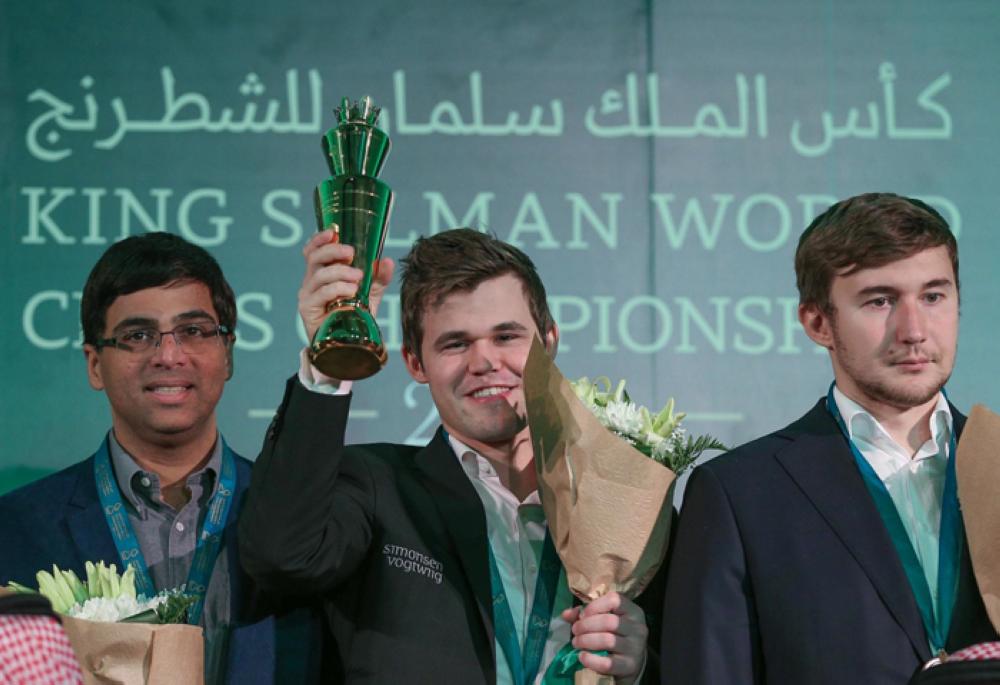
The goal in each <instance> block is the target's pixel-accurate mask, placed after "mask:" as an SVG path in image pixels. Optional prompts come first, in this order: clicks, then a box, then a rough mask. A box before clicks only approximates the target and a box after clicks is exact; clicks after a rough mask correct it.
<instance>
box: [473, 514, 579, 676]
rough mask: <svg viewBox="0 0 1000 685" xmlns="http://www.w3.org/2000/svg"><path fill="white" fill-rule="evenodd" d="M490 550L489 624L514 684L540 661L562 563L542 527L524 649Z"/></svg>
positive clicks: (533, 674)
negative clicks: (539, 558)
mask: <svg viewBox="0 0 1000 685" xmlns="http://www.w3.org/2000/svg"><path fill="white" fill-rule="evenodd" d="M489 552H490V585H491V588H492V592H493V625H494V628H495V629H496V635H497V640H498V641H499V642H500V647H501V649H502V650H503V653H504V657H505V658H506V659H507V665H508V666H509V667H510V672H511V675H512V676H513V678H514V685H528V683H531V682H533V681H534V679H535V676H536V675H537V674H538V667H539V666H540V665H541V663H542V653H543V652H544V651H545V641H546V639H547V638H548V635H549V620H550V619H551V618H552V607H553V606H554V604H555V601H556V586H557V584H558V583H559V573H560V571H561V570H562V566H561V565H560V563H559V556H558V555H557V554H556V547H555V545H554V544H552V537H551V536H550V535H549V533H548V532H547V531H546V533H545V543H544V545H543V547H542V563H541V564H540V565H539V568H538V579H537V581H536V582H535V597H534V600H533V601H532V603H531V618H530V620H529V622H528V630H527V633H526V634H525V636H524V650H523V651H522V650H521V646H520V645H519V644H518V641H517V629H516V628H515V627H514V617H513V615H512V614H511V611H510V603H509V602H508V601H507V593H506V592H505V591H504V587H503V580H502V579H501V578H500V569H499V568H498V567H497V560H496V557H495V556H494V555H493V547H489Z"/></svg>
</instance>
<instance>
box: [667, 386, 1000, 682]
mask: <svg viewBox="0 0 1000 685" xmlns="http://www.w3.org/2000/svg"><path fill="white" fill-rule="evenodd" d="M952 416H953V417H954V425H955V429H956V431H958V432H960V431H961V429H962V426H963V425H964V423H965V417H964V416H962V415H961V414H959V413H958V412H957V411H955V409H954V408H952ZM671 559H672V562H671V567H670V570H669V572H668V581H667V597H666V603H665V618H664V629H663V650H662V655H663V669H664V680H665V681H666V682H673V683H684V684H685V685H688V684H691V685H696V684H699V683H706V684H707V683H712V684H713V685H715V684H718V685H739V684H741V683H768V684H769V685H775V684H778V683H782V684H784V683H787V684H788V685H802V684H805V683H808V684H809V685H822V684H824V683H829V684H830V685H834V684H837V685H843V684H844V683H865V685H881V684H885V685H890V684H893V685H902V684H904V683H906V682H908V681H909V679H910V677H911V676H912V675H913V674H914V673H915V672H916V671H917V670H918V669H919V668H920V667H921V666H922V664H924V663H925V662H926V661H927V660H928V659H930V658H931V654H930V648H929V646H928V643H927V636H926V634H925V631H924V627H923V624H922V622H921V619H920V613H919V610H918V608H917V604H916V601H915V600H914V598H913V594H912V592H911V591H910V587H909V584H908V583H907V579H906V575H905V573H904V571H903V568H902V565H901V563H900V561H899V558H898V556H897V554H896V552H895V549H894V547H893V545H892V542H891V540H890V539H889V535H888V533H887V532H886V529H885V526H884V524H883V523H882V519H881V518H880V516H879V513H878V511H877V509H876V508H875V504H874V502H873V501H872V498H871V496H870V495H869V493H868V491H867V489H866V488H865V485H864V482H863V481H862V478H861V474H860V473H859V471H858V469H857V466H856V465H855V463H854V459H853V456H852V455H851V452H850V448H849V446H848V443H847V441H846V439H845V438H844V436H843V434H842V433H841V432H840V430H839V428H838V427H837V425H836V423H835V422H834V420H833V418H832V416H831V415H830V414H829V412H827V410H826V408H825V400H820V402H819V403H817V405H816V406H815V407H813V409H812V410H811V411H810V412H809V413H808V414H806V415H805V416H804V417H802V418H801V419H799V420H798V421H796V422H795V423H793V424H791V425H790V426H788V427H786V428H784V429H782V430H780V431H777V432H776V433H772V434H771V435H768V436H766V437H763V438H760V439H759V440H755V441H753V442H751V443H748V444H746V445H743V446H742V447H739V448H737V449H736V450H733V451H732V452H730V453H729V454H726V455H723V456H721V457H718V458H717V459H713V460H712V461H709V462H707V463H706V464H704V465H703V466H701V467H699V468H698V469H696V470H695V472H694V473H693V474H692V475H691V479H690V481H689V482H688V484H687V490H686V492H685V495H684V504H683V508H682V510H681V518H680V524H679V529H678V531H677V537H676V541H675V547H674V551H673V554H672V557H671ZM995 639H997V636H996V633H995V631H994V630H993V628H992V627H991V626H990V623H989V620H988V618H987V616H986V612H985V609H984V607H983V604H982V600H981V598H980V597H979V593H978V589H977V587H976V584H975V579H974V577H973V575H972V572H971V564H970V562H969V557H968V552H967V551H963V559H962V566H961V570H960V575H959V591H958V600H957V605H956V608H955V614H954V618H953V620H952V626H951V632H950V634H949V639H948V648H949V649H954V648H956V647H961V646H964V645H968V644H970V643H973V642H981V641H987V640H995Z"/></svg>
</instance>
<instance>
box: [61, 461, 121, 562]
mask: <svg viewBox="0 0 1000 685" xmlns="http://www.w3.org/2000/svg"><path fill="white" fill-rule="evenodd" d="M66 525H67V526H68V528H69V533H70V537H71V538H72V539H73V545H74V547H75V549H76V555H77V558H78V559H79V565H80V568H81V569H82V568H83V566H84V563H85V562H87V561H92V562H95V563H96V562H98V561H104V562H105V563H107V564H115V565H117V566H119V567H120V566H121V561H120V560H119V559H118V549H117V548H116V547H115V541H114V540H113V539H112V537H111V531H109V530H108V523H107V521H106V520H105V518H104V512H103V510H102V509H101V500H100V499H99V498H98V496H97V483H96V482H95V481H94V459H93V457H91V458H90V459H87V460H86V461H84V462H83V463H82V464H81V465H80V470H79V472H78V478H77V481H76V487H75V488H74V490H73V494H72V495H71V496H70V499H69V503H68V506H67V508H66Z"/></svg>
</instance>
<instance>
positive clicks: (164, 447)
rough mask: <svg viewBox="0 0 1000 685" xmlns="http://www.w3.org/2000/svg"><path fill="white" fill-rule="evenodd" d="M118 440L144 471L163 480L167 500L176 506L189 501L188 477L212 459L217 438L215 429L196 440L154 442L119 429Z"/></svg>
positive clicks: (162, 487) (161, 485) (162, 489)
mask: <svg viewBox="0 0 1000 685" xmlns="http://www.w3.org/2000/svg"><path fill="white" fill-rule="evenodd" d="M115 439H116V440H118V444H120V445H121V446H122V449H124V450H125V452H127V453H128V455H129V456H130V457H132V459H133V461H135V463H136V464H138V465H139V466H140V468H142V469H143V470H145V471H150V472H152V473H155V474H156V475H157V476H159V479H160V491H161V493H162V495H163V499H164V500H165V501H166V502H167V503H168V504H171V505H175V503H176V502H178V501H180V503H181V504H183V503H184V502H186V501H187V496H188V494H187V491H186V481H187V477H188V476H189V475H191V474H192V473H194V472H195V471H197V470H198V469H200V468H202V467H204V465H205V464H206V463H208V460H209V459H211V457H212V451H213V450H214V448H215V441H216V439H217V435H216V432H215V427H214V425H213V426H212V430H211V431H204V432H203V434H202V435H199V436H198V438H197V439H196V440H185V441H183V442H173V441H165V442H151V441H148V440H142V439H139V438H138V437H137V436H134V435H131V434H129V433H127V432H125V431H119V430H118V429H117V428H116V429H115Z"/></svg>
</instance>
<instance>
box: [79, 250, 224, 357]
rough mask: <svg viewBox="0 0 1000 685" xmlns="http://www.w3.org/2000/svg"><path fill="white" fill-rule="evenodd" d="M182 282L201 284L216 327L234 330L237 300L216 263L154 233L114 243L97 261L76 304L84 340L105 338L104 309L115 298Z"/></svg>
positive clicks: (105, 312)
mask: <svg viewBox="0 0 1000 685" xmlns="http://www.w3.org/2000/svg"><path fill="white" fill-rule="evenodd" d="M183 281H197V282H199V283H204V284H205V286H207V287H208V290H209V292H210V293H211V295H212V305H213V306H214V307H215V312H216V314H218V315H219V323H220V324H222V325H223V326H226V327H227V328H228V329H229V330H230V331H234V330H236V298H235V296H234V295H233V289H232V288H230V287H229V283H227V282H226V279H225V277H224V276H223V275H222V269H221V268H219V263H218V262H217V261H215V258H214V257H212V255H210V254H209V253H208V252H207V251H206V250H205V249H203V248H201V247H198V246H197V245H193V244H192V243H189V242H187V241H186V240H184V239H183V238H181V237H179V236H176V235H173V234H171V233H162V232H157V233H146V234H143V235H138V236H132V237H130V238H126V239H125V240H122V241H121V242H118V243H115V244H114V245H112V246H111V247H109V248H108V249H107V250H106V251H105V252H104V254H103V255H101V258H100V259H98V260H97V264H95V265H94V268H93V269H91V271H90V276H88V277H87V283H86V285H84V286H83V298H82V300H81V302H80V323H81V325H82V326H83V341H84V342H85V343H88V344H90V345H95V344H97V341H98V339H99V338H101V337H103V335H104V327H105V325H106V324H107V321H106V317H107V314H108V308H109V307H110V306H111V303H112V302H114V301H115V299H116V298H117V297H118V296H119V295H128V294H130V293H134V292H137V291H139V290H144V289H145V288H155V287H158V286H162V285H167V284H169V283H175V282H183Z"/></svg>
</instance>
